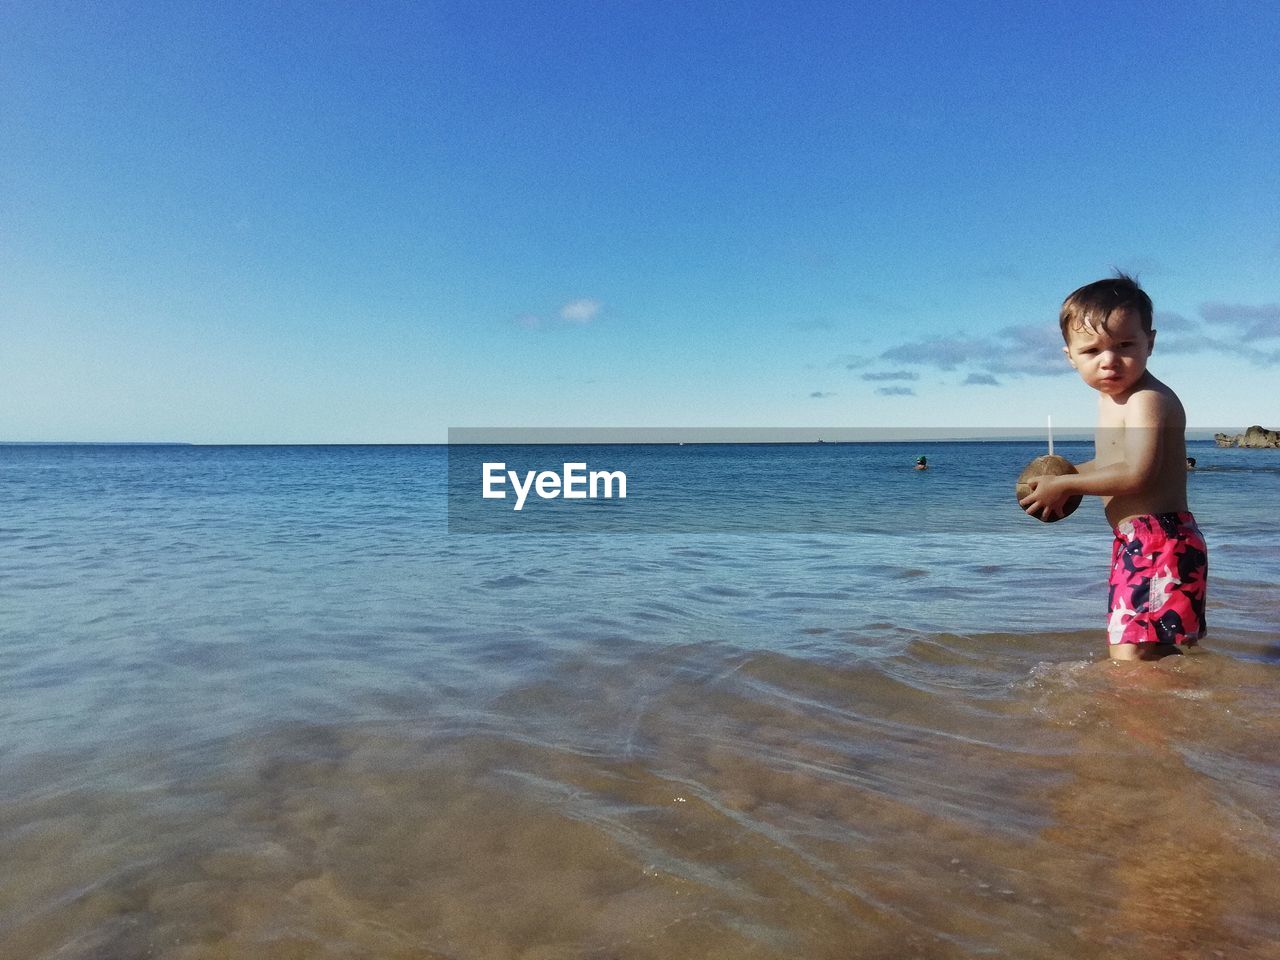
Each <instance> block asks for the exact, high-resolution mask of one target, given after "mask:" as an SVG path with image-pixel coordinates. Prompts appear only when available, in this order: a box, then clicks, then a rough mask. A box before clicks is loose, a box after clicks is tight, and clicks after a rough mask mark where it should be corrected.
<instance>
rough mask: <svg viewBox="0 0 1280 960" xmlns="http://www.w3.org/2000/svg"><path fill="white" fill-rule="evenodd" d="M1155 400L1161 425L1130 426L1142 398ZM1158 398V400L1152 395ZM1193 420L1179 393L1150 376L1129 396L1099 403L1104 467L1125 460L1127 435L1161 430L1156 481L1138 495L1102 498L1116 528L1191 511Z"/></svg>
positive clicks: (1097, 444) (1098, 445) (1097, 442)
mask: <svg viewBox="0 0 1280 960" xmlns="http://www.w3.org/2000/svg"><path fill="white" fill-rule="evenodd" d="M1142 393H1147V394H1148V396H1147V397H1143V399H1144V400H1146V399H1149V400H1153V401H1154V403H1155V406H1156V409H1157V410H1158V411H1159V416H1158V418H1157V424H1156V425H1155V426H1141V427H1139V426H1134V425H1132V424H1131V423H1127V422H1126V410H1127V409H1131V407H1130V405H1131V404H1132V403H1133V401H1134V399H1135V398H1136V397H1138V396H1139V394H1142ZM1152 394H1154V396H1151V395H1152ZM1186 426H1187V416H1186V413H1185V412H1184V411H1183V409H1182V403H1181V402H1180V401H1179V400H1178V396H1177V394H1175V393H1174V392H1173V391H1172V390H1170V389H1169V388H1168V387H1167V386H1165V385H1164V384H1163V383H1161V382H1160V381H1159V380H1157V379H1156V378H1155V377H1153V376H1151V374H1150V373H1148V374H1146V376H1145V377H1144V378H1143V381H1142V382H1141V383H1140V384H1139V386H1138V387H1137V388H1136V389H1134V390H1133V391H1131V392H1130V393H1129V394H1128V395H1127V396H1125V397H1109V396H1106V395H1105V394H1104V395H1102V396H1099V398H1098V430H1097V434H1096V435H1095V437H1094V455H1095V458H1096V459H1095V460H1094V463H1095V465H1096V466H1098V467H1104V466H1107V465H1108V464H1112V463H1118V462H1120V461H1123V460H1124V459H1125V439H1126V430H1158V431H1159V432H1160V445H1159V459H1158V461H1157V465H1156V469H1155V474H1154V476H1153V478H1152V482H1151V483H1150V484H1149V485H1147V486H1146V487H1144V488H1143V489H1142V490H1139V491H1137V492H1135V493H1129V494H1120V495H1117V496H1113V497H1102V498H1101V499H1102V505H1103V509H1104V510H1106V514H1107V520H1108V522H1110V524H1111V525H1112V526H1113V527H1114V526H1119V524H1120V523H1121V522H1122V521H1124V520H1127V519H1129V518H1130V517H1137V516H1142V515H1143V514H1149V513H1181V512H1184V511H1186V509H1187V468H1186V457H1187V443H1186V436H1185V432H1186Z"/></svg>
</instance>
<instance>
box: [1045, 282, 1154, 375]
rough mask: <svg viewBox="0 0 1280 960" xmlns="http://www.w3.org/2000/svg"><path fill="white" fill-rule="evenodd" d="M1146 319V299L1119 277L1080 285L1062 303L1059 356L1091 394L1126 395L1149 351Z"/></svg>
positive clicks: (1151, 337) (1149, 310)
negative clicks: (1087, 386) (1065, 359)
mask: <svg viewBox="0 0 1280 960" xmlns="http://www.w3.org/2000/svg"><path fill="white" fill-rule="evenodd" d="M1151 314H1152V307H1151V298H1150V297H1148V296H1147V295H1146V294H1145V293H1144V292H1143V291H1142V288H1141V287H1139V286H1138V284H1137V283H1136V282H1135V281H1134V280H1133V279H1132V278H1130V277H1127V276H1125V275H1124V274H1123V273H1121V274H1118V275H1117V276H1116V277H1115V278H1113V279H1109V280H1098V281H1096V282H1094V283H1090V284H1086V285H1085V286H1083V287H1081V288H1080V289H1079V290H1076V291H1075V292H1074V293H1072V294H1071V296H1069V297H1067V299H1066V300H1064V301H1063V303H1062V312H1061V314H1060V315H1059V318H1058V323H1059V325H1060V326H1061V328H1062V339H1063V340H1064V341H1065V342H1066V346H1064V347H1063V348H1062V352H1063V353H1065V354H1066V355H1067V362H1068V363H1070V364H1071V366H1072V367H1074V368H1075V369H1076V371H1077V372H1078V373H1079V374H1080V377H1081V379H1083V380H1084V382H1085V383H1087V384H1088V385H1089V386H1091V387H1093V389H1095V390H1097V391H1098V392H1100V393H1104V394H1107V395H1108V396H1112V397H1117V398H1119V397H1122V396H1124V395H1127V394H1128V392H1129V391H1130V390H1131V389H1132V388H1133V387H1134V386H1135V385H1136V384H1137V383H1138V381H1139V380H1141V379H1142V377H1143V375H1144V374H1145V373H1146V371H1147V357H1149V356H1151V350H1152V348H1153V347H1154V346H1155V342H1156V332H1155V330H1154V329H1152V326H1151Z"/></svg>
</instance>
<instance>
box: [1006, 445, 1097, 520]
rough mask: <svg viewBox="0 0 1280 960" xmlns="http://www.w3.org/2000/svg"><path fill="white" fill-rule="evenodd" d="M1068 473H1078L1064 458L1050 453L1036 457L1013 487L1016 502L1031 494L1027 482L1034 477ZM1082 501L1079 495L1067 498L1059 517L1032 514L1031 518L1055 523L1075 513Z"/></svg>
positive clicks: (1057, 515) (1058, 475)
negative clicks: (1016, 498)
mask: <svg viewBox="0 0 1280 960" xmlns="http://www.w3.org/2000/svg"><path fill="white" fill-rule="evenodd" d="M1068 473H1079V471H1078V470H1076V468H1075V466H1074V465H1072V463H1071V461H1070V460H1068V459H1066V458H1065V457H1059V456H1057V455H1055V454H1052V453H1051V454H1049V455H1048V456H1044V457H1036V458H1035V459H1034V460H1032V461H1031V462H1030V463H1028V464H1027V466H1026V469H1024V470H1023V471H1022V473H1021V474H1019V476H1018V483H1017V486H1015V487H1014V492H1015V493H1017V495H1018V500H1019V501H1021V500H1022V498H1023V497H1025V496H1027V494H1029V493H1031V486H1030V485H1029V483H1028V481H1030V480H1034V479H1035V478H1036V477H1061V476H1064V475H1066V474H1068ZM1083 499H1084V498H1083V497H1081V496H1079V495H1076V496H1074V497H1069V498H1068V499H1067V502H1066V503H1065V504H1063V505H1062V513H1061V515H1059V514H1056V513H1055V514H1054V515H1053V516H1051V517H1046V516H1044V515H1043V514H1032V516H1034V517H1035V518H1036V519H1037V520H1041V521H1043V522H1044V523H1055V522H1057V521H1058V520H1061V519H1062V518H1063V517H1069V516H1071V514H1073V513H1075V512H1076V507H1078V506H1080V501H1081V500H1083Z"/></svg>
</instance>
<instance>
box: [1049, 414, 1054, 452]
mask: <svg viewBox="0 0 1280 960" xmlns="http://www.w3.org/2000/svg"><path fill="white" fill-rule="evenodd" d="M1049 456H1051V457H1052V456H1053V416H1052V415H1050V417H1049Z"/></svg>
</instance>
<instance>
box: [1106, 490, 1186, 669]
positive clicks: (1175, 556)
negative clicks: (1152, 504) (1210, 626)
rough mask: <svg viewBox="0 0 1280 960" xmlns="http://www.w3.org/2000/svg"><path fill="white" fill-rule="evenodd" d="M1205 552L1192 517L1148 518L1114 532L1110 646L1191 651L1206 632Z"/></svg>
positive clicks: (1126, 523)
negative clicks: (1142, 645) (1173, 647)
mask: <svg viewBox="0 0 1280 960" xmlns="http://www.w3.org/2000/svg"><path fill="white" fill-rule="evenodd" d="M1208 572H1209V548H1208V547H1207V546H1206V545H1205V542H1204V536H1203V535H1202V534H1201V533H1200V528H1199V527H1197V526H1196V518H1195V517H1193V516H1192V515H1191V514H1190V513H1151V514H1147V515H1145V516H1141V517H1132V518H1130V519H1128V520H1125V521H1124V522H1122V523H1121V524H1120V525H1119V526H1118V527H1116V539H1115V543H1114V544H1113V545H1112V548H1111V579H1110V581H1109V582H1110V584H1111V589H1110V591H1109V592H1108V599H1107V602H1108V605H1109V606H1110V608H1111V619H1110V621H1109V622H1108V624H1107V639H1108V640H1109V641H1110V642H1111V643H1177V644H1185V645H1187V646H1190V645H1191V644H1193V643H1195V642H1196V641H1197V640H1199V639H1201V638H1202V637H1203V636H1204V633H1205V623H1204V599H1205V586H1206V579H1207V576H1208Z"/></svg>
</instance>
